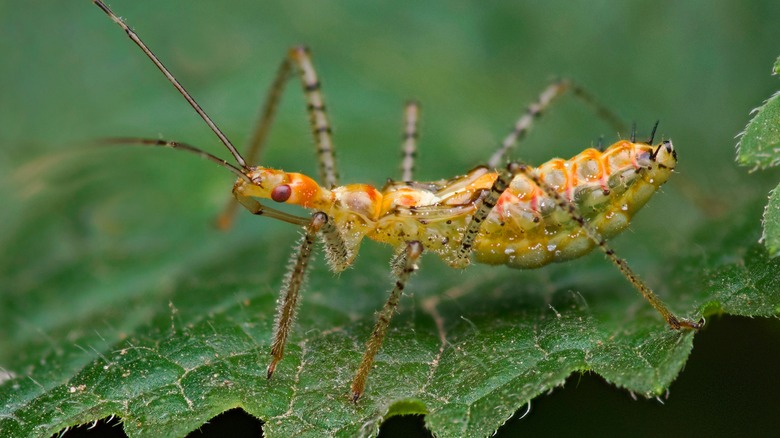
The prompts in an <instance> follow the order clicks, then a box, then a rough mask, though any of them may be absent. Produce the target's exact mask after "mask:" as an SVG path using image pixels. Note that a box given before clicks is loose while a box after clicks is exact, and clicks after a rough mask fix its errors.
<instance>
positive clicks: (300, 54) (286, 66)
mask: <svg viewBox="0 0 780 438" xmlns="http://www.w3.org/2000/svg"><path fill="white" fill-rule="evenodd" d="M294 71H297V72H298V76H299V78H300V81H301V86H302V88H303V92H304V95H305V97H306V102H307V106H306V110H307V112H308V114H309V120H310V123H311V129H312V135H313V137H314V143H315V146H316V148H317V161H318V163H319V165H318V167H319V174H320V183H321V184H322V185H323V186H324V187H327V188H332V187H335V186H337V185H338V182H339V174H338V170H337V168H336V157H335V146H334V144H333V139H332V138H331V131H332V129H331V126H330V121H329V119H328V114H327V112H326V110H325V100H324V98H323V96H322V92H321V91H320V88H321V85H320V81H319V79H318V78H317V72H316V71H315V70H314V65H313V64H312V62H311V54H310V52H309V49H308V48H306V47H293V48H292V49H290V51H289V52H288V53H287V56H286V57H285V58H284V60H283V61H282V63H281V64H280V65H279V69H278V70H277V71H276V76H275V77H274V81H273V82H272V84H271V87H270V88H269V90H268V94H267V95H266V98H265V101H264V103H263V106H262V110H261V111H260V116H259V118H258V121H257V123H256V125H255V128H254V130H253V131H252V135H251V136H250V138H249V141H248V144H247V153H246V157H245V159H246V162H247V163H249V164H250V165H254V164H256V163H257V160H258V159H259V158H260V154H261V153H262V150H263V147H264V145H265V141H266V139H267V137H268V133H269V132H270V130H271V125H272V124H273V121H274V117H275V115H276V108H277V107H278V106H279V101H280V100H281V97H282V94H283V93H284V88H285V85H287V81H288V79H289V78H290V77H291V76H292V75H293V73H294ZM235 212H236V202H235V200H233V199H232V198H231V199H230V201H228V204H227V205H226V206H225V208H224V210H223V211H222V213H221V214H220V215H219V216H218V218H217V226H218V227H219V228H221V229H227V228H229V227H230V226H231V224H232V222H233V218H234V216H235Z"/></svg>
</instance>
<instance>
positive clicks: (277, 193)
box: [271, 184, 292, 202]
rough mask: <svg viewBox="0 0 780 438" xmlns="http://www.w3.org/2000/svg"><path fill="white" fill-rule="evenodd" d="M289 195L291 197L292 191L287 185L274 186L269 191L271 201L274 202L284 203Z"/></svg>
mask: <svg viewBox="0 0 780 438" xmlns="http://www.w3.org/2000/svg"><path fill="white" fill-rule="evenodd" d="M290 195H292V189H291V188H290V186H288V185H287V184H282V185H280V186H276V187H274V189H273V190H271V199H273V200H274V201H276V202H284V201H286V200H288V199H290Z"/></svg>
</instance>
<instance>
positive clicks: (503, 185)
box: [456, 170, 512, 268]
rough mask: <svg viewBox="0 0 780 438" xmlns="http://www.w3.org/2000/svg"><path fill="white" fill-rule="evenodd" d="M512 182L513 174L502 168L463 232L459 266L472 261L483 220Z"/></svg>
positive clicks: (462, 266)
mask: <svg viewBox="0 0 780 438" xmlns="http://www.w3.org/2000/svg"><path fill="white" fill-rule="evenodd" d="M511 182H512V175H511V174H510V173H509V171H507V170H500V171H499V172H498V177H497V178H496V180H495V181H494V182H493V185H492V186H491V187H490V191H489V192H488V194H487V195H486V196H485V197H484V198H482V202H481V203H480V204H479V207H478V208H477V211H476V212H475V213H474V215H473V216H472V217H471V221H470V222H469V224H468V225H467V226H466V231H464V232H463V240H461V242H460V247H459V248H458V253H457V255H456V263H457V267H461V268H465V267H466V266H468V264H469V263H470V262H471V251H472V250H473V249H474V240H476V239H477V235H478V234H479V229H480V227H482V222H484V221H485V219H487V217H488V215H490V212H491V211H493V208H494V207H495V206H496V203H497V202H498V198H499V197H500V196H501V194H502V193H504V190H506V189H507V187H509V184H510V183H511Z"/></svg>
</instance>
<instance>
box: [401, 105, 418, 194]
mask: <svg viewBox="0 0 780 438" xmlns="http://www.w3.org/2000/svg"><path fill="white" fill-rule="evenodd" d="M419 113H420V104H418V103H417V102H415V101H409V102H407V103H406V108H405V109H404V135H403V144H402V145H401V181H413V180H414V161H415V159H416V158H417V119H418V117H419Z"/></svg>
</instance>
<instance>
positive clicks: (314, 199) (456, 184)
mask: <svg viewBox="0 0 780 438" xmlns="http://www.w3.org/2000/svg"><path fill="white" fill-rule="evenodd" d="M93 3H95V4H96V5H97V6H98V7H99V8H100V9H102V10H103V12H105V13H106V14H107V15H108V16H109V17H110V18H111V19H112V20H113V21H114V22H115V23H116V24H118V25H119V26H120V27H121V28H122V29H123V30H124V31H125V32H126V33H127V35H128V37H129V38H130V39H131V40H132V41H133V42H134V43H135V44H136V45H138V47H140V49H141V50H142V51H143V52H144V53H145V54H146V55H147V56H148V57H149V59H150V60H151V61H152V62H153V63H154V64H155V65H156V66H157V68H158V69H160V71H161V72H162V73H163V74H164V75H165V76H166V78H167V79H168V81H170V82H171V84H172V85H173V86H174V87H175V88H176V89H177V90H178V91H179V93H181V95H182V96H184V98H185V99H186V100H187V102H188V103H189V104H190V106H192V108H193V109H194V110H195V111H196V112H197V113H198V115H200V117H201V118H202V119H203V120H204V121H205V122H206V124H207V125H208V126H209V127H210V128H211V130H212V131H213V132H214V133H215V134H216V135H217V137H218V138H219V140H220V141H221V142H222V144H223V145H224V146H225V147H226V148H227V149H228V151H229V152H230V153H231V155H232V156H233V158H234V159H235V162H236V164H231V163H229V162H227V161H226V160H224V159H222V158H218V157H217V156H215V155H212V154H210V153H208V152H205V151H202V150H200V149H198V148H196V147H193V146H190V145H188V144H185V143H181V142H176V141H166V140H158V139H142V138H118V139H113V140H111V142H112V143H129V144H140V145H149V146H162V147H170V148H174V149H179V150H184V151H188V152H191V153H194V154H197V155H199V156H201V157H203V158H206V159H208V160H210V161H213V162H215V163H216V164H218V165H220V166H222V167H223V168H225V169H227V170H229V171H231V172H233V173H234V174H235V175H236V177H237V179H236V182H235V184H234V186H233V199H234V200H233V201H231V203H230V204H228V206H227V207H226V209H225V211H224V212H223V214H222V215H221V216H220V219H219V224H220V225H221V226H222V227H228V226H229V225H230V223H231V221H232V217H233V214H234V213H235V211H236V206H237V205H241V206H243V207H244V208H245V209H247V210H248V211H249V212H250V213H252V214H255V215H260V216H268V217H270V218H274V219H277V220H280V221H283V222H288V223H291V224H293V225H296V226H298V227H301V228H302V229H303V231H304V235H303V238H302V239H301V241H300V242H299V243H298V244H297V246H296V248H295V250H294V253H293V256H292V262H291V265H290V268H289V270H288V271H287V274H286V276H285V278H284V282H283V286H282V290H281V298H280V300H279V305H278V309H277V314H276V324H275V328H274V335H273V340H272V344H271V361H270V364H269V365H268V368H267V376H268V378H269V379H270V378H271V377H272V375H273V374H274V371H275V369H276V366H277V364H278V363H279V361H280V360H281V359H282V357H283V356H284V350H285V345H286V342H287V338H288V336H289V333H290V329H291V327H292V322H293V319H294V315H295V312H296V309H297V301H298V295H299V292H300V290H301V286H302V283H303V281H304V278H305V275H306V271H307V268H308V265H309V263H310V261H311V259H312V251H313V250H314V247H315V245H316V243H317V241H318V240H322V242H323V243H324V248H325V254H326V257H327V261H328V264H329V266H330V269H331V270H332V271H334V272H340V271H342V270H344V269H346V268H347V267H348V266H350V265H351V264H352V262H353V260H354V259H355V257H356V255H357V252H358V249H359V247H360V244H361V242H362V241H363V239H365V238H369V239H371V240H375V241H379V242H383V243H386V244H389V245H392V246H393V247H395V248H396V254H395V256H394V258H393V260H392V262H391V266H392V271H393V275H394V277H395V283H394V285H393V287H392V290H391V292H390V296H389V298H388V300H387V302H386V303H385V305H384V307H383V308H382V310H381V311H380V312H379V314H378V316H377V321H376V325H375V327H374V330H373V331H372V333H371V335H370V337H369V339H368V341H367V343H366V349H365V352H364V354H363V358H362V360H361V362H360V364H359V366H358V368H357V371H356V373H355V377H354V379H353V381H352V385H351V391H350V397H351V399H352V401H353V402H357V401H358V399H359V398H360V397H361V395H362V394H363V393H364V391H365V388H366V380H367V378H368V375H369V371H370V369H371V367H372V365H373V362H374V358H375V356H376V354H377V352H378V351H379V349H380V347H381V345H382V341H383V339H384V337H385V335H386V332H387V329H388V326H389V323H390V319H391V318H392V316H393V313H394V311H395V309H396V307H397V305H398V301H399V299H400V297H401V295H402V293H403V291H404V289H405V287H406V285H407V282H408V280H409V277H410V276H411V275H412V273H413V272H414V271H415V270H416V269H417V263H418V261H419V259H420V257H421V255H422V254H423V252H425V251H427V252H431V253H434V254H436V255H437V256H439V257H440V258H442V259H443V260H444V261H445V262H446V263H448V264H449V265H450V266H452V267H453V268H459V269H460V268H465V267H467V266H468V265H469V264H470V263H472V261H475V262H480V263H488V264H503V265H507V266H510V267H514V268H536V267H540V266H544V265H546V264H549V263H552V262H563V261H566V260H571V259H574V258H577V257H580V256H582V255H584V254H587V253H589V252H590V251H591V250H592V249H593V248H599V249H600V250H601V251H602V252H603V253H604V254H605V255H606V257H607V258H608V259H609V260H610V261H611V262H612V263H613V264H614V265H616V267H617V268H618V269H619V270H620V271H621V272H622V273H623V275H624V276H625V277H626V278H627V279H628V280H629V281H630V282H631V283H632V284H633V286H634V287H635V288H636V289H637V290H638V291H639V292H640V293H641V294H642V295H643V296H644V297H645V298H646V299H647V300H648V301H649V303H650V305H652V306H653V307H654V308H655V309H656V310H657V311H658V312H659V313H660V314H661V316H662V317H663V318H664V319H665V320H666V322H667V324H668V325H669V326H670V327H671V328H673V329H698V328H699V327H701V325H702V323H701V322H694V321H690V320H687V319H682V318H678V317H677V316H675V315H674V314H673V313H672V312H671V311H670V310H668V308H667V307H666V306H665V305H664V303H663V302H662V301H661V300H660V299H659V298H658V297H657V296H656V295H655V294H654V293H653V292H652V290H651V289H650V288H649V287H648V286H647V285H645V283H644V282H643V281H642V280H641V279H640V278H639V277H638V276H637V275H636V274H635V273H634V272H633V271H632V270H631V268H629V266H628V265H627V263H626V262H625V261H624V260H623V259H620V258H618V257H617V256H616V255H615V253H614V251H613V250H612V249H611V248H610V247H609V246H608V245H607V243H606V239H608V238H610V237H612V236H614V235H616V234H618V233H620V232H621V231H622V230H624V229H625V228H626V227H627V226H628V224H629V222H630V219H631V217H632V216H633V215H634V213H636V211H637V210H639V209H640V208H641V207H642V206H643V205H644V204H645V203H646V202H647V201H648V200H649V198H650V197H651V196H652V195H653V193H654V192H655V191H656V190H657V189H658V187H660V186H661V185H662V184H664V183H665V182H666V180H667V179H668V178H669V177H670V175H671V173H672V171H673V169H674V167H675V165H676V163H677V155H676V152H675V151H674V148H673V146H672V143H671V141H662V142H660V143H659V144H657V145H652V141H653V135H651V138H650V139H649V140H648V141H647V142H636V139H635V134H633V133H632V136H631V138H630V139H629V140H621V141H618V142H616V143H614V144H613V145H611V146H609V147H607V148H606V149H604V150H603V151H600V150H597V149H592V148H591V149H586V150H585V151H583V152H581V153H580V154H578V155H576V156H575V157H573V158H571V159H568V160H563V159H553V160H550V161H548V162H547V163H544V164H542V165H541V166H539V167H537V168H534V167H530V166H528V165H526V164H523V163H521V162H511V163H509V165H507V166H506V167H504V166H503V163H504V162H506V161H507V155H508V153H509V151H510V150H511V149H512V148H513V147H514V146H515V145H516V143H517V142H518V141H519V139H520V138H522V137H523V136H524V135H525V133H526V132H527V131H528V129H529V128H530V126H531V124H532V121H533V119H534V118H535V117H536V116H538V115H540V114H541V113H542V112H543V111H544V110H545V108H547V106H548V105H550V103H551V102H552V101H553V100H554V99H555V98H556V97H557V96H559V95H561V94H562V93H564V92H565V91H566V90H571V91H572V92H574V94H576V95H578V96H580V97H582V98H583V100H585V101H586V102H587V103H591V104H593V106H594V107H595V109H596V110H597V111H598V112H600V113H602V114H603V115H605V116H606V117H607V118H609V113H608V111H607V110H606V109H604V108H603V107H601V106H599V105H598V104H596V103H595V102H594V101H593V99H591V98H590V97H589V96H588V95H587V94H586V93H585V92H584V90H582V89H581V88H579V87H576V86H575V85H574V84H572V83H570V82H569V81H565V80H564V81H558V82H555V83H553V84H551V85H550V86H549V87H548V88H547V89H546V90H545V91H544V92H543V93H542V94H541V95H540V96H539V99H538V101H537V102H536V103H534V104H532V105H531V106H530V107H529V108H528V110H527V112H526V114H524V115H523V116H522V117H520V119H519V120H518V121H517V122H516V124H515V127H514V129H513V131H512V132H511V133H510V134H509V135H508V136H507V137H506V139H505V140H504V141H503V143H502V145H501V147H500V148H499V149H498V150H497V151H496V152H495V153H494V154H493V156H492V157H491V158H490V160H489V161H488V164H487V166H479V167H476V168H474V169H473V170H471V171H470V172H468V173H467V174H465V175H463V176H458V177H455V178H452V179H449V180H441V181H432V182H415V181H414V180H413V177H414V156H415V152H416V137H417V129H416V125H417V116H418V106H417V104H416V103H409V104H407V107H406V111H405V120H406V125H405V130H404V142H403V149H402V150H403V161H402V178H401V180H399V181H388V183H387V184H386V185H385V186H384V187H382V188H380V189H378V188H375V187H372V186H370V185H368V184H349V185H343V186H340V185H339V174H338V172H337V170H336V160H335V156H334V144H333V141H332V137H331V129H330V123H329V121H328V116H327V113H326V111H325V105H324V101H323V97H322V94H321V92H320V82H319V80H318V78H317V74H316V72H315V70H314V67H313V65H312V63H311V59H310V55H309V52H308V50H307V49H305V48H302V47H296V48H293V49H291V50H290V51H289V53H288V55H287V57H286V58H285V59H284V60H283V62H282V63H281V66H280V68H279V71H278V72H277V74H276V78H275V80H274V82H273V84H272V86H271V89H270V92H269V94H268V97H267V99H266V102H265V105H264V107H263V108H264V109H263V111H262V115H261V117H260V121H259V123H258V127H257V129H256V130H255V132H254V135H253V137H252V140H251V141H250V147H249V152H248V153H247V154H246V158H244V156H242V155H241V154H240V153H239V152H238V150H237V149H236V148H235V147H234V146H233V144H232V143H231V142H230V140H229V139H228V138H227V137H226V136H225V135H224V134H223V133H222V131H220V129H219V128H218V127H217V125H216V124H215V123H214V122H213V121H212V120H211V118H210V117H209V116H208V115H207V114H206V113H205V112H204V111H203V109H202V108H201V107H200V106H199V105H198V104H197V102H196V101H195V100H194V99H193V98H192V96H191V95H190V94H189V93H188V92H187V91H186V90H185V89H184V87H183V86H182V85H181V84H180V83H179V81H178V80H177V79H176V78H174V76H173V75H172V74H171V73H170V72H169V71H168V69H167V68H166V67H165V66H164V65H163V64H162V62H161V61H160V60H159V59H158V58H157V57H156V56H155V55H154V54H153V53H152V51H151V50H150V49H149V48H148V47H147V46H146V44H145V43H144V42H143V41H142V40H141V39H140V38H139V37H138V35H137V34H136V33H135V32H134V31H132V30H131V29H130V28H129V27H128V26H127V25H126V24H125V23H124V21H123V20H122V19H120V18H119V17H118V16H116V15H115V14H114V13H113V12H112V11H111V9H109V8H108V6H106V5H105V4H104V3H103V2H102V1H101V0H93ZM296 74H297V75H298V77H299V79H300V82H301V84H302V87H303V90H304V94H305V97H306V100H307V103H308V115H309V118H310V122H311V128H312V133H313V136H314V140H315V144H316V147H317V156H318V163H319V183H318V182H316V181H315V180H314V179H312V178H310V177H308V176H306V175H303V174H300V173H290V172H285V171H283V170H277V169H272V168H268V167H263V166H255V165H251V164H250V163H252V162H253V161H254V160H255V159H256V157H257V156H258V154H259V151H260V149H261V147H262V144H263V142H264V139H265V137H266V134H267V132H268V130H269V128H270V125H271V123H272V121H273V118H274V111H275V108H276V106H277V104H278V101H279V99H280V96H281V94H282V91H283V89H284V86H285V84H286V82H287V80H288V79H289V78H290V77H291V76H294V75H296ZM656 126H657V125H656ZM654 133H655V128H654V129H653V134H654ZM266 199H267V200H271V201H272V202H275V203H278V204H281V203H284V204H290V205H297V206H300V207H303V208H304V209H306V210H309V211H311V212H312V213H311V215H310V216H298V215H294V214H291V213H287V212H284V211H281V210H278V209H275V208H273V207H269V206H267V205H264V204H262V203H261V202H260V201H259V200H266Z"/></svg>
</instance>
